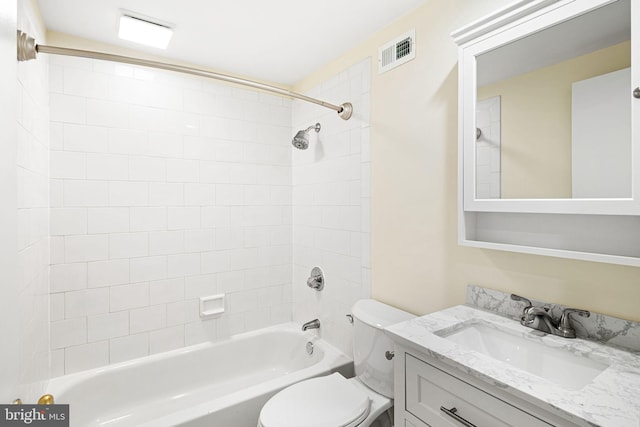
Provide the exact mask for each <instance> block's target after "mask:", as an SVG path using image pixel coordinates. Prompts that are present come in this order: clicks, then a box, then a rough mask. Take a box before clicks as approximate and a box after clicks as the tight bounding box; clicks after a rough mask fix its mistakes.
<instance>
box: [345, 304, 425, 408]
mask: <svg viewBox="0 0 640 427" xmlns="http://www.w3.org/2000/svg"><path fill="white" fill-rule="evenodd" d="M352 314H353V362H354V364H355V370H356V376H357V377H358V378H359V379H360V381H362V382H363V383H364V384H366V385H367V386H368V387H369V388H371V389H373V390H375V391H376V392H378V393H379V394H382V395H384V396H386V397H389V398H392V397H393V360H389V359H387V358H386V356H385V353H386V352H387V351H393V341H391V339H390V338H389V337H388V336H387V335H386V334H385V333H384V328H386V327H387V326H391V325H393V324H396V323H400V322H404V321H405V320H409V319H412V318H414V317H415V316H414V315H412V314H410V313H407V312H406V311H402V310H399V309H397V308H394V307H391V306H389V305H386V304H383V303H381V302H378V301H375V300H372V299H365V300H360V301H358V302H356V303H355V304H354V305H353V308H352Z"/></svg>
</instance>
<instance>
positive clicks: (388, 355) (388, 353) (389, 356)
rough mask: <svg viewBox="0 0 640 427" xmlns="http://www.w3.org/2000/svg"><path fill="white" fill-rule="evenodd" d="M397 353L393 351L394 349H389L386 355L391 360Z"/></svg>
mask: <svg viewBox="0 0 640 427" xmlns="http://www.w3.org/2000/svg"><path fill="white" fill-rule="evenodd" d="M395 355H396V354H395V352H393V351H389V350H387V351H386V352H385V353H384V357H386V358H387V360H391V359H393V356H395Z"/></svg>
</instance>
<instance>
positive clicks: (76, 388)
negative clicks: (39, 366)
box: [48, 323, 352, 427]
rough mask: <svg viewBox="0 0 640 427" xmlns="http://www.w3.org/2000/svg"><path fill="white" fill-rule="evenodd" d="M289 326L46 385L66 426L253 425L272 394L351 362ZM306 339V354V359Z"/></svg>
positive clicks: (348, 366) (310, 334)
mask: <svg viewBox="0 0 640 427" xmlns="http://www.w3.org/2000/svg"><path fill="white" fill-rule="evenodd" d="M316 335H317V334H316V333H315V331H308V332H305V333H302V332H300V326H298V325H295V324H293V323H290V324H283V325H278V326H273V327H269V328H265V329H261V330H259V331H255V332H248V333H244V334H240V335H236V336H233V337H232V338H230V339H228V340H225V341H222V342H216V343H203V344H198V345H195V346H191V347H187V348H183V349H179V350H174V351H170V352H167V353H162V354H157V355H153V356H149V357H144V358H140V359H136V360H132V361H129V362H124V363H119V364H116V365H110V366H107V367H104V368H99V369H94V370H91V371H85V372H79V373H77V374H72V375H65V376H62V377H58V378H54V379H52V380H51V382H50V384H49V388H48V392H49V393H51V394H53V395H54V397H55V399H56V403H68V404H69V405H70V407H69V411H70V420H71V426H72V427H94V426H109V427H133V426H136V427H151V426H153V427H162V426H188V427H200V426H202V427H204V426H207V427H228V426H229V427H230V426H233V427H245V426H246V427H255V426H256V424H257V420H258V414H259V413H260V408H262V406H263V405H264V403H265V402H266V401H267V400H268V399H269V398H270V397H271V396H273V395H274V394H275V393H276V392H278V391H279V390H281V389H282V388H284V387H287V386H288V385H290V384H293V383H296V382H298V381H300V380H303V379H306V378H311V377H315V376H319V375H325V374H328V373H330V372H342V373H343V374H345V375H347V376H348V375H349V374H350V372H351V370H352V364H351V359H350V358H348V357H347V356H345V355H344V354H343V353H341V352H340V351H338V350H337V349H335V348H334V347H332V346H331V345H329V344H328V343H326V342H325V341H323V340H321V339H318V338H317V336H316ZM308 341H312V342H313V344H314V351H313V354H312V355H309V354H307V351H306V348H305V347H306V344H307V342H308Z"/></svg>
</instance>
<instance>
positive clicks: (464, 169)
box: [451, 0, 640, 266]
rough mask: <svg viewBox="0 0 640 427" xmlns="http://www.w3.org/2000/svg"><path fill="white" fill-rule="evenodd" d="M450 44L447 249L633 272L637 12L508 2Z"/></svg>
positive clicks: (577, 1) (639, 173) (637, 205)
mask: <svg viewBox="0 0 640 427" xmlns="http://www.w3.org/2000/svg"><path fill="white" fill-rule="evenodd" d="M451 35H452V37H453V39H454V41H455V42H456V43H457V44H458V46H459V68H458V69H459V72H458V73H459V85H458V87H459V98H460V99H459V104H458V105H459V111H458V123H459V126H458V138H459V145H458V150H459V151H458V155H459V162H458V171H459V174H458V195H459V197H458V207H459V212H458V214H459V215H458V236H459V239H458V241H459V243H460V244H461V245H464V246H472V247H479V248H489V249H498V250H506V251H512V252H521V253H529V254H537V255H546V256H555V257H564V258H573V259H581V260H587V261H598V262H607V263H614V264H623V265H633V266H640V245H638V243H637V242H638V241H640V48H639V47H638V46H640V2H638V1H636V0H544V1H541V0H517V1H514V3H513V4H511V5H509V6H507V7H505V8H503V9H501V10H498V11H496V12H495V13H493V14H491V15H488V16H486V17H483V18H480V19H478V20H476V21H474V22H472V23H470V24H469V25H467V26H465V27H463V28H460V29H459V30H457V31H454V32H453V33H452V34H451Z"/></svg>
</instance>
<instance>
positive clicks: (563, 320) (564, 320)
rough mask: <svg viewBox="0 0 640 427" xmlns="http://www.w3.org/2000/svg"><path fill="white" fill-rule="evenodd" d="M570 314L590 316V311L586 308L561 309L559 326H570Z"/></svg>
mask: <svg viewBox="0 0 640 427" xmlns="http://www.w3.org/2000/svg"><path fill="white" fill-rule="evenodd" d="M572 314H577V315H579V316H582V317H589V316H591V313H590V312H589V311H587V310H580V309H579V308H565V309H564V310H562V316H561V317H560V327H569V328H570V327H571V322H570V321H569V316H570V315H572Z"/></svg>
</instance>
